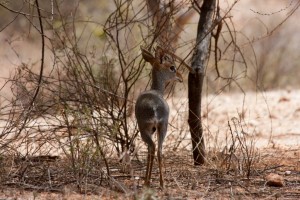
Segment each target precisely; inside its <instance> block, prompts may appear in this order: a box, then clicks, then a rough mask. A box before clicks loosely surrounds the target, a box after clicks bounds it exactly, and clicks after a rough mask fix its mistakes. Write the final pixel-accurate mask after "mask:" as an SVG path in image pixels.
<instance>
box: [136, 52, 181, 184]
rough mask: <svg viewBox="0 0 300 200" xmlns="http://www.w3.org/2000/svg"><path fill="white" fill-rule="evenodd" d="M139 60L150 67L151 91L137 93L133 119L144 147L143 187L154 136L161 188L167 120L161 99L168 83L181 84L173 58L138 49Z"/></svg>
mask: <svg viewBox="0 0 300 200" xmlns="http://www.w3.org/2000/svg"><path fill="white" fill-rule="evenodd" d="M141 50H142V56H143V58H144V60H145V61H146V62H149V63H150V64H151V65H152V86H151V89H150V90H148V91H145V92H143V93H141V94H140V95H139V96H138V98H137V101H136V105H135V116H136V119H137V124H138V127H139V130H140V133H141V137H142V139H143V141H144V142H145V143H146V144H147V145H148V156H147V169H146V176H145V185H146V186H149V185H150V179H151V172H152V166H153V160H154V155H155V144H154V142H153V140H152V136H153V134H154V133H155V132H156V133H157V136H158V149H157V157H158V167H159V180H160V187H161V188H163V187H164V181H163V175H162V144H163V142H164V139H165V137H166V133H167V128H168V119H169V106H168V104H167V102H166V101H165V100H164V98H163V94H164V90H165V86H166V83H168V82H170V81H175V80H177V81H180V82H182V76H181V74H180V73H179V72H177V71H176V67H175V61H174V56H173V54H170V53H167V51H164V50H163V49H162V48H160V47H157V49H156V52H155V56H153V55H152V54H151V53H150V52H149V51H147V50H145V49H143V48H141Z"/></svg>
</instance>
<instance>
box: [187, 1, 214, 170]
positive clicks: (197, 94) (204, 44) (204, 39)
mask: <svg viewBox="0 0 300 200" xmlns="http://www.w3.org/2000/svg"><path fill="white" fill-rule="evenodd" d="M215 7H216V0H204V1H203V4H202V6H201V14H200V19H199V22H198V30H197V43H196V47H195V53H194V55H193V58H192V68H193V69H194V70H195V71H196V73H195V74H192V73H189V77H188V98H189V119H188V123H189V126H190V131H191V137H192V145H193V158H194V164H195V165H202V164H204V162H205V143H204V137H203V129H202V122H201V97H202V96H201V94H202V86H203V78H204V72H205V64H206V63H207V61H208V55H209V45H210V40H211V33H210V31H211V27H212V22H213V19H212V18H213V13H214V10H215Z"/></svg>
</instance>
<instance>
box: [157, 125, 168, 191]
mask: <svg viewBox="0 0 300 200" xmlns="http://www.w3.org/2000/svg"><path fill="white" fill-rule="evenodd" d="M167 127H168V123H167V120H166V123H162V124H161V125H160V126H159V128H158V148H157V158H158V168H159V183H160V187H161V189H163V188H164V178H163V174H162V144H163V142H164V139H165V136H166V133H167Z"/></svg>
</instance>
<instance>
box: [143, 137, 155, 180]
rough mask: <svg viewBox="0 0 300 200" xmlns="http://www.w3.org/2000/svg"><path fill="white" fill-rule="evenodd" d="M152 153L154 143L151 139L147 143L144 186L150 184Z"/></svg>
mask: <svg viewBox="0 0 300 200" xmlns="http://www.w3.org/2000/svg"><path fill="white" fill-rule="evenodd" d="M154 154H155V144H154V142H153V141H152V140H151V142H149V143H148V156H147V169H146V176H145V185H146V186H149V185H150V180H151V174H152V166H153V160H154Z"/></svg>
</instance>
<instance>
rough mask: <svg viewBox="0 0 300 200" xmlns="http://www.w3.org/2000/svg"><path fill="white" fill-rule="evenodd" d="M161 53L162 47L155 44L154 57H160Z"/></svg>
mask: <svg viewBox="0 0 300 200" xmlns="http://www.w3.org/2000/svg"><path fill="white" fill-rule="evenodd" d="M163 54H164V50H163V48H161V47H160V46H157V47H156V50H155V58H157V59H160V58H161V57H162V56H163Z"/></svg>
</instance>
